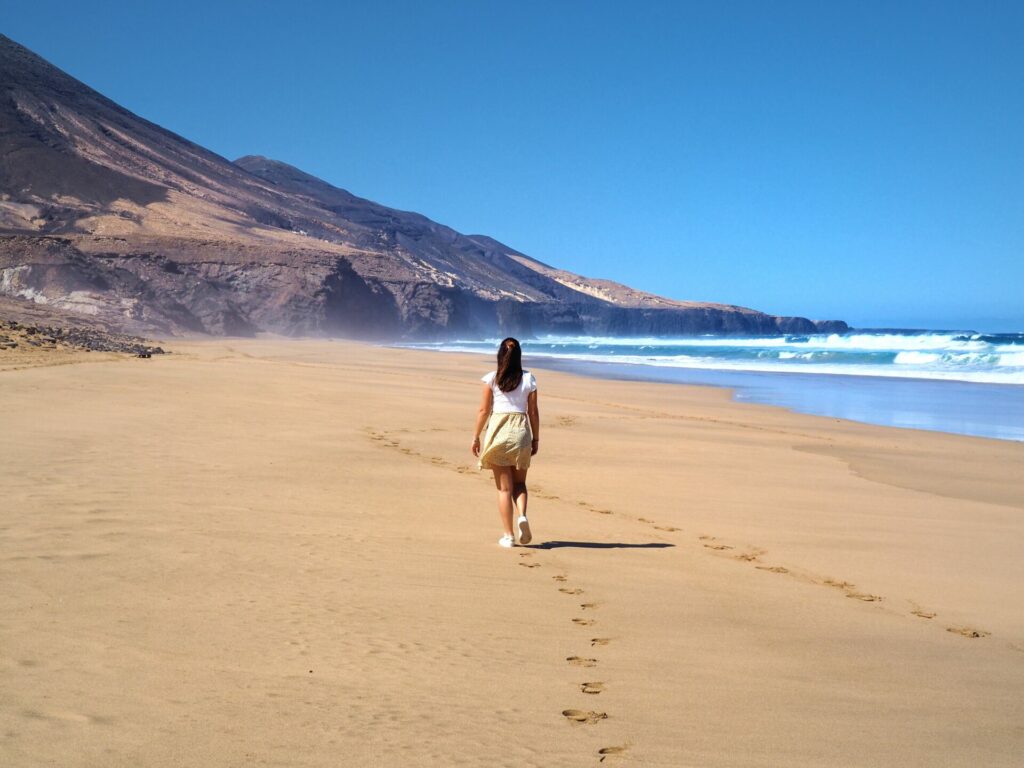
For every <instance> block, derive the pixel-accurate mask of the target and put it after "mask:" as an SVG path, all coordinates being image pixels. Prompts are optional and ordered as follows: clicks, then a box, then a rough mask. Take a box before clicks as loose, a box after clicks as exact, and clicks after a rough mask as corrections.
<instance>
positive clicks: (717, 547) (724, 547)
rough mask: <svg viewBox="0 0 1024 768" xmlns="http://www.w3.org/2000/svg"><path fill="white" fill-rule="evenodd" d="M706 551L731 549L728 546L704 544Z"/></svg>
mask: <svg viewBox="0 0 1024 768" xmlns="http://www.w3.org/2000/svg"><path fill="white" fill-rule="evenodd" d="M704 546H705V547H707V548H708V549H733V547H730V546H729V545H728V544H705V545H704Z"/></svg>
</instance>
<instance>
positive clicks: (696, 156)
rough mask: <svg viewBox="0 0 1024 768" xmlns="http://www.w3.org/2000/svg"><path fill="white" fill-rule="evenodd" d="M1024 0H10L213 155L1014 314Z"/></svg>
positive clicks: (851, 315)
mask: <svg viewBox="0 0 1024 768" xmlns="http://www.w3.org/2000/svg"><path fill="white" fill-rule="evenodd" d="M1022 9H1024V4H1021V3H1010V2H1007V3H999V2H986V3H971V2H963V3H942V2H929V3H914V2H902V3H895V2H878V3H875V2H861V3H827V2H811V3H787V2H778V3H758V2H750V3H728V2H706V3H690V4H688V3H682V2H679V3H676V2H665V3H657V2H636V3H605V2H551V1H550V0H549V2H537V3H535V2H516V3H509V2H501V3H498V2H469V0H466V1H465V2H443V1H437V2H372V3H366V2H361V3H347V2H332V3H327V2H324V3H312V2H307V3H304V2H293V3H290V4H287V5H284V4H274V3H259V2H246V3H234V2H217V3H209V2H207V3H194V2H188V1H185V2H177V3H173V4H167V3H159V4H157V3H153V4H149V3H108V2H90V3H49V2H45V0H41V1H40V2H36V3H19V4H8V6H7V8H6V9H5V11H4V14H3V17H2V26H0V31H2V32H3V33H4V34H7V35H8V36H10V37H12V38H13V39H14V40H16V41H18V42H20V43H22V44H23V45H26V46H28V47H29V48H31V49H33V50H35V51H36V52H37V53H39V54H41V55H42V56H44V57H45V58H47V59H49V60H50V61H52V62H53V63H55V64H56V65H57V66H59V67H61V68H62V69H65V70H66V71H68V72H70V73H71V74H72V75H74V76H75V77H77V78H79V79H80V80H83V81H84V82H86V83H87V84H89V85H91V86H92V87H94V88H96V89H97V90H99V91H101V92H103V93H104V94H106V95H107V96H109V97H111V98H112V99H114V100H115V101H118V102H120V103H121V104H123V105H124V106H126V107H127V108H129V109H131V110H132V111H134V112H137V113H138V114H140V115H142V116H143V117H146V118H148V119H149V120H152V121H154V122H156V123H159V124H160V125H163V126H165V127H166V128H169V129H171V130H173V131H176V132H178V133H180V134H182V135H184V136H186V137H188V138H190V139H192V140H193V141H196V142H198V143H200V144H202V145H204V146H206V147H208V148H210V149H212V150H214V151H216V152H218V153H220V154H222V155H224V156H226V157H229V158H232V159H233V158H235V157H238V156H240V155H244V154H262V155H267V156H270V157H274V158H277V159H280V160H284V161H286V162H289V163H292V164H294V165H297V166H299V167H300V168H302V169H304V170H306V171H308V172H310V173H313V174H315V175H317V176H320V177H322V178H324V179H326V180H327V181H330V182H331V183H333V184H336V185H337V186H340V187H344V188H346V189H348V190H350V191H351V192H353V193H355V194H358V195H362V196H364V197H369V198H371V199H374V200H378V201H380V202H382V203H385V204H387V205H391V206H394V207H398V208H404V209H408V210H416V211H420V212H422V213H424V214H426V215H428V216H430V217H431V218H434V219H436V220H438V221H441V222H443V223H445V224H448V225H450V226H453V227H454V228H456V229H458V230H460V231H462V232H466V233H484V234H488V235H491V236H493V237H496V238H497V239H499V240H502V241H503V242H505V243H507V244H509V245H511V246H513V247H515V248H517V249H519V250H521V251H524V252H526V253H528V254H530V255H532V256H534V257H536V258H539V259H541V260H543V261H546V262H548V263H551V264H553V265H556V266H559V267H563V268H566V269H570V270H572V271H575V272H579V273H581V274H584V275H589V276H595V277H607V278H611V279H615V280H619V281H622V282H625V283H628V284H630V285H633V286H636V287H638V288H643V289H646V290H650V291H655V292H657V293H662V294H665V295H668V296H673V297H675V298H681V299H700V300H711V301H722V302H729V303H736V304H743V305H747V306H752V307H756V308H758V309H763V310H765V311H769V312H773V313H778V314H801V315H807V316H811V317H816V318H833V317H836V318H843V319H846V320H847V321H849V322H850V323H851V324H855V325H858V326H862V327H863V326H913V327H932V328H950V327H953V328H968V327H970V328H977V329H984V330H1008V329H1015V330H1024V300H1022V299H1021V294H1022V287H1024V46H1022V45H1021V44H1020V41H1021V40H1022V39H1024V10H1022Z"/></svg>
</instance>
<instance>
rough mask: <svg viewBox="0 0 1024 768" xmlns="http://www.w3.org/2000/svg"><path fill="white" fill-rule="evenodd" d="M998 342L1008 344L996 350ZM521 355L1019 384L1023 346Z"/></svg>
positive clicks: (859, 336)
mask: <svg viewBox="0 0 1024 768" xmlns="http://www.w3.org/2000/svg"><path fill="white" fill-rule="evenodd" d="M986 338H989V339H990V340H991V343H990V341H986ZM1004 339H1006V340H1008V341H1009V342H1010V343H1003V341H1004ZM498 342H499V340H498V339H493V340H491V339H488V340H486V341H475V340H474V341H469V340H467V341H456V342H449V343H443V344H432V345H425V346H429V347H431V348H434V349H442V350H447V351H452V352H476V353H484V354H487V355H493V354H494V350H495V348H496V347H497V344H498ZM1014 342H1017V343H1014ZM416 346H424V345H416ZM524 352H525V353H526V355H527V356H528V357H533V358H537V357H552V358H564V359H572V360H582V361H587V362H614V363H620V364H627V365H646V366H655V367H661V368H665V367H669V368H691V369H693V368H695V369H701V368H702V369H708V370H720V371H763V372H778V373H793V372H799V373H815V374H817V373H820V374H828V375H847V376H885V377H895V378H917V379H939V380H953V381H968V382H976V383H993V384H1014V385H1020V384H1024V340H1022V339H1021V337H1016V338H1014V337H1003V338H998V339H993V338H992V337H985V338H983V337H981V336H980V335H978V334H966V333H964V334H958V333H907V334H899V333H877V334H871V333H851V334H846V335H840V334H817V335H812V336H794V335H790V336H773V337H733V336H729V337H722V336H696V337H683V338H654V337H646V338H619V337H594V336H572V337H566V336H557V337H556V336H549V337H542V338H539V339H536V340H529V341H525V342H524Z"/></svg>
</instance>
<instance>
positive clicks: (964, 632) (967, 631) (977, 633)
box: [946, 627, 992, 637]
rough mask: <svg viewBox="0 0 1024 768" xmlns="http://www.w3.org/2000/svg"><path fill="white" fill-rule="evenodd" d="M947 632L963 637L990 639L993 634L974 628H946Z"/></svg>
mask: <svg viewBox="0 0 1024 768" xmlns="http://www.w3.org/2000/svg"><path fill="white" fill-rule="evenodd" d="M946 631H947V632H952V633H953V634H954V635H961V636H963V637H988V636H989V635H991V634H992V633H991V632H986V631H985V630H984V629H974V628H973V627H946Z"/></svg>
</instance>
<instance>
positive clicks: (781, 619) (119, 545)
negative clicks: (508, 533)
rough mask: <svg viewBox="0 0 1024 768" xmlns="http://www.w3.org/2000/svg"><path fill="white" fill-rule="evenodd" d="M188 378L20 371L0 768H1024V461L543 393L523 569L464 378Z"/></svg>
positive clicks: (274, 364)
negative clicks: (483, 456) (1023, 763)
mask: <svg viewBox="0 0 1024 768" xmlns="http://www.w3.org/2000/svg"><path fill="white" fill-rule="evenodd" d="M168 347H169V348H170V349H172V350H173V352H174V354H172V355H169V356H166V357H162V358H153V359H150V360H139V359H135V358H126V357H118V356H113V355H111V356H107V357H104V358H103V359H100V360H94V359H85V358H86V356H81V359H79V358H77V357H76V358H75V359H74V360H71V359H69V360H66V361H65V360H61V362H67V363H72V364H64V365H47V366H40V367H33V366H32V363H31V361H28V362H26V361H25V360H20V361H19V363H18V365H17V366H11V367H8V369H7V370H0V405H2V408H3V411H2V413H3V423H2V426H0V466H2V467H3V469H2V473H3V475H2V477H3V495H2V498H0V582H2V584H3V589H2V590H0V691H2V692H3V695H2V696H0V764H4V765H13V766H34V765H54V764H56V765H73V766H137V765H146V766H182V765H187V766H208V765H289V766H321V765H322V766H337V765H373V766H378V765H381V766H390V765H394V766H399V765H401V766H405V765H410V764H418V765H488V766H504V765H508V766H522V765H528V766H529V765H532V766H577V765H579V766H593V765H597V764H599V761H601V760H602V758H603V759H604V763H603V764H607V765H615V764H619V765H658V766H774V765H785V766H826V765H827V766H831V765H842V766H892V765H900V766H935V765H943V766H977V765H985V766H1011V765H1014V766H1015V765H1019V761H1020V755H1021V754H1024V727H1022V726H1021V723H1022V722H1024V704H1022V702H1024V556H1022V555H1024V472H1021V471H1020V469H1021V467H1022V466H1024V445H1021V444H1018V443H1010V442H1002V441H995V440H985V439H980V438H970V437H961V436H953V435H946V434H940V433H928V432H917V431H913V430H897V429H891V428H884V427H873V426H867V425H862V424H855V423H851V422H846V421H839V420H835V419H826V418H822V417H814V416H802V415H796V414H792V413H789V412H787V411H784V410H782V409H778V408H771V407H767V406H758V405H746V404H740V403H735V402H732V401H731V400H730V396H729V393H728V392H727V391H725V390H718V389H711V388H701V387H687V386H680V385H672V384H655V383H637V382H622V381H598V380H594V379H591V378H583V377H577V376H573V375H570V374H566V373H557V372H549V371H545V370H543V368H542V367H541V366H534V368H533V370H534V371H535V372H536V374H537V377H538V380H539V383H540V406H541V419H542V431H541V452H540V454H539V455H538V456H537V457H536V458H535V460H534V465H533V469H531V471H530V492H531V500H530V509H531V519H532V521H533V530H534V536H535V540H534V544H533V545H532V546H530V547H520V548H516V549H513V550H511V551H509V550H502V549H500V548H498V547H497V545H496V540H497V538H498V536H499V535H500V527H499V525H498V522H497V513H496V512H495V510H494V500H493V486H492V484H491V482H490V479H489V477H487V476H484V475H483V474H481V473H479V472H477V470H476V469H475V463H474V460H473V458H472V456H471V455H470V454H469V450H468V446H469V441H470V437H471V436H470V434H469V432H470V430H471V428H472V423H473V416H474V409H475V407H476V404H477V401H478V395H479V392H478V387H479V383H478V381H477V379H478V377H479V376H480V375H481V374H482V373H484V372H485V371H486V368H487V366H486V362H485V361H481V359H480V358H479V357H476V356H468V355H466V356H462V355H447V354H445V355H441V354H436V353H430V352H423V351H412V350H396V349H381V348H375V347H371V346H365V345H359V344H354V343H346V342H315V341H306V342H283V341H273V340H256V341H234V340H232V341H209V342H187V343H186V342H182V343H172V344H169V345H168ZM527 362H529V361H527ZM3 368H4V366H3V360H2V359H0V369H3Z"/></svg>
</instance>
